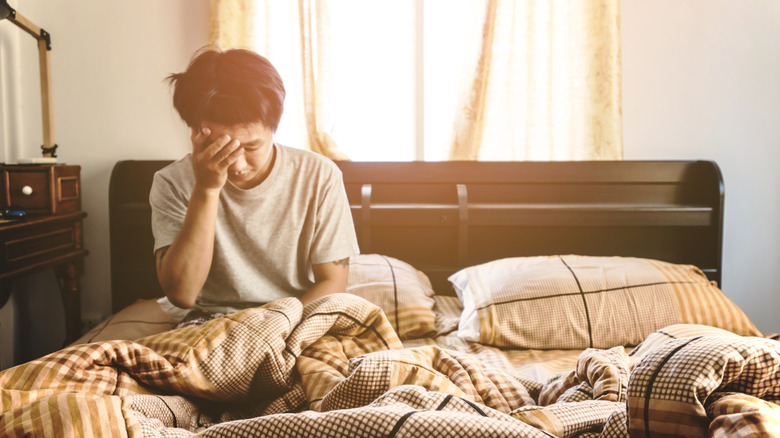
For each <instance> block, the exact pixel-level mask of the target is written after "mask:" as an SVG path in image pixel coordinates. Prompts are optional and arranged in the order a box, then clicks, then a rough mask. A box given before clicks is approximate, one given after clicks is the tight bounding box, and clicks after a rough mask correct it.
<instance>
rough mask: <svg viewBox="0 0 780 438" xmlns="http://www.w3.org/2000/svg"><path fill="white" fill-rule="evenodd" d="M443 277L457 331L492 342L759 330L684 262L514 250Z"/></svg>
mask: <svg viewBox="0 0 780 438" xmlns="http://www.w3.org/2000/svg"><path fill="white" fill-rule="evenodd" d="M450 281H451V282H452V284H453V286H454V287H455V290H456V292H457V293H458V296H459V297H460V298H461V301H462V302H463V307H464V310H463V313H462V314H461V320H460V325H459V329H458V334H459V336H461V337H464V338H466V339H468V340H472V341H478V342H481V343H484V344H488V345H494V346H499V347H519V348H534V349H583V348H589V347H594V348H610V347H614V346H618V345H624V346H626V345H637V344H639V343H640V342H641V341H642V340H644V338H645V337H646V336H647V335H649V334H650V333H652V332H654V331H655V330H658V329H660V328H663V327H666V326H669V325H672V324H679V323H688V324H703V325H709V326H713V327H719V328H722V329H724V330H728V331H730V332H733V333H736V334H739V335H750V336H760V332H759V331H758V330H757V329H756V327H755V326H754V325H753V323H752V322H751V321H750V319H748V317H747V316H746V315H745V314H744V313H743V312H742V311H741V310H740V309H739V308H738V307H737V306H736V305H735V304H734V303H733V302H732V301H731V300H729V299H728V297H726V296H725V295H724V294H723V292H721V291H720V289H718V288H717V287H716V286H715V285H714V284H713V283H711V282H710V281H709V280H708V279H707V277H706V276H705V275H704V273H703V272H702V271H701V270H700V269H698V268H696V267H695V266H691V265H675V264H671V263H666V262H661V261H657V260H649V259H640V258H631V257H592V256H577V255H565V256H558V255H556V256H538V257H517V258H508V259H501V260H496V261H493V262H489V263H485V264H482V265H477V266H472V267H469V268H466V269H463V270H461V271H458V272H457V273H455V274H453V275H452V276H451V277H450Z"/></svg>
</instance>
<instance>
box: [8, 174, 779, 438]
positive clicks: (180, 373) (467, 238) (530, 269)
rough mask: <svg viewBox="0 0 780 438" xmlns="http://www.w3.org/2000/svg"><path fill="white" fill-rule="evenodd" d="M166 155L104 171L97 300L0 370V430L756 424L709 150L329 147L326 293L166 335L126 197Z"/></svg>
mask: <svg viewBox="0 0 780 438" xmlns="http://www.w3.org/2000/svg"><path fill="white" fill-rule="evenodd" d="M167 163H168V162H167V161H122V162H119V163H117V164H116V166H115V168H114V170H113V172H112V177H111V183H110V187H109V215H110V238H111V274H112V291H111V294H112V303H113V310H114V312H115V313H114V314H113V315H112V316H111V317H109V318H108V319H107V320H106V321H104V322H103V323H102V324H100V325H99V326H98V327H95V329H93V330H91V331H90V332H89V333H86V334H85V335H84V336H83V337H82V338H81V339H80V340H79V341H78V342H76V343H75V344H73V345H70V346H68V347H66V348H64V349H62V350H60V351H57V352H55V353H52V354H50V355H48V356H45V357H42V358H40V359H37V360H34V361H31V362H28V363H26V364H22V365H19V366H17V367H14V368H11V369H9V370H6V371H4V372H2V373H0V388H2V397H1V398H0V404H1V405H2V409H1V411H2V417H0V434H7V435H26V434H33V435H35V434H43V435H46V434H48V435H59V434H62V433H63V432H64V433H65V434H66V435H86V434H87V432H92V433H94V434H95V435H112V436H113V435H116V436H121V435H133V436H147V435H148V436H192V435H195V434H199V435H204V436H318V437H325V436H366V437H369V436H370V437H378V436H382V437H384V436H415V437H416V436H424V435H426V434H427V435H430V436H475V437H476V436H486V437H487V436H490V437H495V436H540V437H542V436H543V437H549V436H580V437H591V436H592V437H595V436H616V437H617V436H628V435H631V436H706V435H711V436H755V435H756V434H759V435H760V434H766V435H768V436H769V435H772V434H778V433H780V405H778V403H780V342H778V341H777V340H775V339H772V338H771V336H769V335H765V334H762V333H761V332H759V331H758V329H757V328H756V327H755V326H754V325H753V323H752V322H751V321H750V320H749V318H748V317H747V316H746V315H745V314H744V313H743V312H742V311H741V310H740V309H739V308H738V307H737V306H736V305H734V303H733V302H732V301H731V300H730V299H729V298H728V297H727V296H726V295H725V294H724V293H723V291H721V290H720V289H719V288H718V287H717V285H718V284H719V283H720V279H721V276H722V265H721V259H722V234H723V200H724V195H723V193H724V189H723V181H722V177H721V174H720V171H719V169H718V166H717V165H716V164H715V163H713V162H708V161H620V162H513V163H488V162H442V163H433V162H412V163H357V162H339V163H338V166H339V167H340V168H341V170H342V173H343V176H344V182H345V188H346V191H347V195H348V197H349V200H350V205H351V209H352V213H353V219H354V222H355V227H356V232H357V235H358V240H359V243H360V248H361V255H359V256H357V257H354V258H353V259H352V260H351V261H350V278H349V282H348V287H347V291H346V293H343V294H335V295H332V296H328V297H324V298H322V299H320V300H317V301H315V302H313V303H311V304H309V305H307V306H306V307H302V306H301V304H300V302H298V301H297V300H295V299H284V300H280V301H276V302H273V303H269V304H267V305H265V306H263V307H260V308H256V309H247V310H244V311H242V312H238V313H235V314H231V315H226V316H224V317H220V318H216V319H213V320H211V321H208V322H206V323H204V324H202V325H198V326H190V327H182V328H178V329H174V327H175V326H176V324H177V323H178V321H179V320H180V318H181V315H180V313H177V312H175V311H173V310H172V309H171V308H170V307H169V305H167V304H166V303H165V300H161V299H160V298H161V297H162V296H163V294H162V292H161V291H160V289H159V286H158V285H157V282H156V277H155V272H154V259H153V256H152V237H151V229H150V225H149V216H150V210H149V205H148V199H147V197H148V191H149V187H150V184H151V180H152V176H153V174H154V172H155V171H156V170H158V169H160V168H161V167H163V166H164V165H166V164H167Z"/></svg>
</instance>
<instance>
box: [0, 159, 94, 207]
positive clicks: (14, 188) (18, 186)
mask: <svg viewBox="0 0 780 438" xmlns="http://www.w3.org/2000/svg"><path fill="white" fill-rule="evenodd" d="M80 174H81V167H80V166H75V165H66V164H29V165H28V164H19V165H7V164H6V165H2V166H0V207H2V208H4V209H5V208H9V207H11V208H17V209H22V210H26V211H27V213H28V214H31V215H39V214H62V213H73V212H77V211H80V210H81V175H80Z"/></svg>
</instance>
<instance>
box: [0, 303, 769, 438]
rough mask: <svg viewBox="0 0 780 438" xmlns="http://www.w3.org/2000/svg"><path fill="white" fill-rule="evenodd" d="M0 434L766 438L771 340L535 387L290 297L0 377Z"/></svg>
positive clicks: (582, 368)
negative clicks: (404, 342)
mask: <svg viewBox="0 0 780 438" xmlns="http://www.w3.org/2000/svg"><path fill="white" fill-rule="evenodd" d="M0 388H1V389H0V411H1V412H2V416H0V435H3V436H160V437H162V436H165V437H168V436H171V437H178V436H181V437H189V436H194V435H199V436H200V435H202V436H227V437H231V436H236V437H239V436H311V437H318V438H324V437H344V436H350V437H386V436H398V437H403V436H408V437H418V436H436V437H440V436H469V437H481V436H484V437H498V436H518V437H520V436H523V437H535V436H539V437H549V436H562V437H570V436H583V437H584V436H588V437H589V436H594V437H595V436H606V437H621V436H628V435H629V433H630V434H631V436H688V437H690V436H708V435H710V436H756V435H761V434H765V435H767V436H771V435H772V434H774V433H777V432H778V430H780V406H778V404H777V403H778V401H780V342H777V341H774V340H770V339H763V338H748V337H744V338H742V337H719V336H704V337H697V338H684V339H672V340H669V341H667V342H664V343H662V344H660V345H659V346H657V347H655V348H653V349H651V350H650V351H648V352H646V353H644V354H643V355H642V356H641V357H638V358H637V357H629V356H628V355H626V354H625V350H624V349H623V348H622V347H617V348H613V349H608V350H597V349H589V350H585V351H583V352H582V354H581V356H580V359H579V361H578V363H577V366H576V368H575V369H573V370H572V371H571V372H570V373H565V374H561V375H558V376H556V377H554V378H553V379H551V380H549V381H546V382H537V381H532V380H528V379H523V378H521V377H518V376H515V375H513V374H512V373H510V372H507V371H506V370H502V369H497V368H494V367H490V366H486V365H485V364H484V363H482V362H480V361H479V360H478V359H477V358H476V357H474V356H472V355H470V354H468V353H463V352H458V351H454V350H448V349H444V348H440V347H437V346H423V347H417V348H407V349H404V348H403V345H402V344H401V342H400V340H399V339H398V336H397V335H396V334H395V332H394V331H393V329H392V326H391V325H390V324H389V323H388V321H387V318H386V317H385V315H384V313H382V311H381V310H380V309H379V308H377V307H376V306H374V305H372V304H370V303H369V302H368V301H365V300H363V299H362V298H359V297H357V296H354V295H347V294H336V295H330V296H327V297H324V298H322V299H320V300H317V301H315V302H314V303H311V304H310V305H308V306H306V307H305V308H302V307H301V304H300V302H299V301H298V300H296V299H291V298H289V299H283V300H279V301H276V302H273V303H270V304H268V305H266V306H264V307H260V308H254V309H247V310H244V311H241V312H238V313H235V314H231V315H226V316H223V317H221V318H217V319H214V320H211V321H208V322H206V323H205V324H203V325H200V326H195V327H185V328H181V329H177V330H171V331H168V332H164V333H160V334H157V335H153V336H149V337H146V338H142V339H139V340H137V341H135V342H130V341H110V342H101V343H94V344H85V345H75V346H71V347H67V348H65V349H62V350H60V351H58V352H55V353H52V354H50V355H48V356H45V357H43V358H40V359H37V360H34V361H31V362H28V363H26V364H22V365H19V366H17V367H14V368H11V369H8V370H5V371H3V372H2V373H0Z"/></svg>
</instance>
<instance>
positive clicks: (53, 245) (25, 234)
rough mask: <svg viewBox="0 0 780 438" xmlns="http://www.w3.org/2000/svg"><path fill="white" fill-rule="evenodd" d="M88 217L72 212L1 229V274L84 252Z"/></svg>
mask: <svg viewBox="0 0 780 438" xmlns="http://www.w3.org/2000/svg"><path fill="white" fill-rule="evenodd" d="M84 216H85V213H83V212H77V213H68V214H62V215H55V216H44V217H40V218H36V219H31V220H22V221H20V222H17V223H12V224H8V225H3V226H0V268H2V269H1V270H0V271H1V272H3V273H5V272H11V271H15V270H18V269H22V268H24V267H28V266H36V265H39V264H46V263H48V262H50V261H53V260H57V259H58V258H60V257H63V256H66V255H68V254H71V253H74V252H78V251H81V250H82V243H81V242H82V232H81V226H82V225H81V222H82V219H83V218H84Z"/></svg>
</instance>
